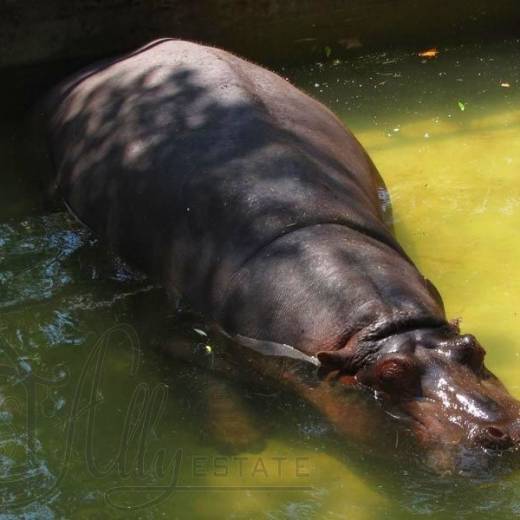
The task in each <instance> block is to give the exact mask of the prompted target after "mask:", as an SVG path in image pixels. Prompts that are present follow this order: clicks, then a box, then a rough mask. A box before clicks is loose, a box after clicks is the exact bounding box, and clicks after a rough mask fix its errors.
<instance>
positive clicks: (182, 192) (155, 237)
mask: <svg viewBox="0 0 520 520" xmlns="http://www.w3.org/2000/svg"><path fill="white" fill-rule="evenodd" d="M44 112H45V114H44V117H45V118H46V121H47V136H48V142H49V151H50V155H51V157H52V161H53V163H54V165H55V178H54V179H53V183H54V186H55V188H56V190H57V191H58V192H59V194H60V195H61V197H62V198H63V199H64V200H65V202H66V204H67V206H68V207H69V209H70V210H71V211H72V212H73V213H74V214H75V215H76V216H77V217H78V218H79V219H80V220H81V221H82V222H84V223H85V224H86V225H88V226H89V227H90V228H91V229H92V230H93V231H94V232H95V233H96V234H97V235H98V236H100V237H102V238H103V239H104V240H105V241H106V243H107V244H108V246H109V247H111V248H112V249H113V250H115V251H116V252H117V253H118V254H119V255H121V256H122V257H123V258H124V259H125V260H126V261H128V262H129V263H131V264H132V265H134V266H135V267H137V268H139V269H141V270H142V271H144V272H145V273H147V274H148V275H150V276H151V277H153V278H155V279H157V280H159V281H160V282H161V283H162V284H163V286H164V287H165V288H166V290H167V291H168V292H169V294H170V295H171V296H172V298H176V297H178V296H179V295H180V296H182V297H183V298H184V299H185V300H186V301H187V302H189V304H190V306H191V307H192V308H193V309H195V310H196V311H198V312H200V313H202V314H203V315H204V316H206V317H207V319H208V320H210V321H211V322H213V323H215V324H216V325H217V326H218V327H219V329H220V330H221V331H223V333H225V334H226V335H227V336H228V337H231V338H234V339H235V343H237V344H238V345H239V347H240V345H241V347H240V348H243V349H245V350H247V349H248V347H250V346H251V345H254V344H255V342H256V344H257V345H259V346H260V347H262V345H264V346H265V345H268V350H269V349H271V350H269V353H270V354H271V355H273V354H274V355H275V356H278V357H280V358H284V357H287V356H288V355H289V354H288V352H298V353H300V354H301V355H302V356H301V360H303V361H302V362H305V359H307V360H308V361H309V363H311V364H315V365H319V370H318V371H317V375H316V378H317V380H319V381H320V384H319V388H320V390H319V391H317V390H316V387H312V385H311V386H309V384H308V382H307V380H304V379H298V378H297V377H296V376H294V375H293V376H292V377H293V380H292V383H291V384H292V386H293V388H294V390H295V391H296V392H298V393H299V394H300V395H302V397H303V398H305V399H307V400H309V401H311V402H312V403H313V404H314V405H315V406H316V407H318V408H319V409H320V410H322V411H323V413H325V415H327V416H328V417H329V418H330V419H331V420H332V421H333V422H335V423H337V425H338V429H339V430H341V431H345V432H347V431H351V430H353V429H354V430H355V429H356V428H352V427H349V425H348V424H347V423H348V421H350V423H352V422H353V421H355V419H353V417H355V416H356V413H357V412H356V411H354V413H342V412H341V406H343V405H342V401H341V399H339V398H338V397H337V393H334V392H329V391H328V390H326V389H327V388H332V385H336V387H337V385H338V384H339V385H342V386H341V387H344V388H345V389H348V390H349V391H357V390H359V391H368V392H369V393H371V394H372V395H373V396H374V398H376V399H377V400H378V401H380V402H382V403H383V404H384V406H385V407H388V409H391V410H398V411H399V413H398V414H397V415H396V416H398V417H399V418H400V420H401V421H406V422H407V424H410V425H411V428H412V429H413V431H414V432H415V436H416V438H417V440H418V441H419V442H420V443H421V445H422V446H423V448H424V449H425V450H426V453H427V455H428V459H429V461H430V462H431V463H432V465H433V466H435V467H436V468H438V469H440V470H441V471H445V470H454V469H455V470H456V469H457V467H458V465H459V461H460V460H461V458H463V459H464V460H465V461H467V460H468V453H471V457H472V458H471V460H474V461H475V464H477V463H478V461H482V460H487V459H488V458H489V457H490V456H491V455H490V453H492V452H496V451H502V450H505V449H512V448H514V447H516V446H517V445H518V443H519V442H520V413H519V404H518V402H517V401H516V400H515V399H513V398H512V397H511V396H510V394H509V393H508V392H507V390H506V389H505V388H504V387H503V385H502V384H501V383H500V382H499V381H498V380H497V378H496V377H494V376H493V375H492V374H491V372H489V371H488V370H487V369H486V368H485V366H484V363H483V359H484V350H483V348H482V347H481V346H480V345H479V343H478V341H477V340H476V338H474V337H473V336H472V335H461V334H460V332H459V330H458V327H457V326H456V325H455V324H452V323H450V322H449V321H448V320H447V318H446V316H445V312H444V308H443V304H442V299H441V298H440V296H439V294H438V292H437V291H436V289H435V288H434V287H433V285H432V284H431V283H430V282H429V281H428V280H426V279H425V278H424V277H423V276H422V275H421V273H420V272H419V271H418V270H417V268H416V267H415V265H414V264H413V262H412V261H411V259H410V258H409V257H408V256H407V255H406V253H405V252H404V251H403V249H402V247H401V246H400V245H399V244H398V242H397V241H396V239H395V237H394V236H393V234H392V231H391V228H390V226H389V224H388V221H387V219H386V218H385V214H384V212H383V209H382V207H381V200H380V195H381V194H384V193H385V188H384V184H383V181H382V180H381V178H380V176H379V174H378V172H377V170H376V168H375V166H374V164H373V163H372V161H371V160H370V158H369V157H368V155H367V154H366V152H365V151H364V150H363V148H362V147H361V145H360V144H359V142H358V141H357V140H356V139H355V137H354V136H353V135H352V134H351V133H350V132H349V131H348V130H347V129H346V128H345V127H344V126H343V124H342V123H341V122H340V121H339V120H338V119H337V118H336V117H335V116H334V114H333V113H331V112H330V111H329V110H328V109H327V108H325V107H324V106H323V105H321V104H320V103H318V102H317V101H315V100H314V99H312V98H311V97H309V96H307V95H306V94H304V93H302V92H301V91H299V90H298V89H296V88H295V87H293V86H292V85H291V84H290V83H288V82H287V81H285V80H284V79H283V78H281V77H280V76H278V75H276V74H274V73H272V72H270V71H268V70H266V69H264V68H262V67H259V66H257V65H255V64H252V63H249V62H247V61H245V60H243V59H240V58H238V57H236V56H234V55H232V54H230V53H228V52H225V51H223V50H220V49H215V48H211V47H206V46H202V45H198V44H194V43H190V42H185V41H179V40H173V39H164V40H159V41H155V42H152V43H150V44H148V45H147V46H145V47H143V48H141V49H138V50H136V51H135V52H132V53H130V54H127V55H125V56H122V57H120V58H118V59H115V60H109V61H105V62H103V63H99V64H94V65H93V66H92V67H90V68H88V69H86V70H83V71H81V72H79V73H78V74H77V75H75V76H74V77H72V78H70V79H69V80H67V81H65V82H64V83H62V84H61V85H59V86H57V87H56V88H55V89H54V91H53V92H52V93H51V94H50V95H49V98H48V101H47V103H46V108H45V111H44ZM461 240H463V237H461ZM240 338H242V340H243V341H242V342H241V341H240ZM287 345H288V346H289V347H286V346H287ZM289 349H291V350H289ZM260 350H261V348H260ZM289 357H291V356H289ZM258 366H259V370H260V371H261V370H262V369H263V368H262V367H263V365H262V362H259V365H258ZM286 376H287V374H286V375H285V376H283V377H286ZM287 378H288V379H291V376H290V375H289V376H287ZM345 406H346V405H345ZM342 421H343V425H342V426H341V424H340V423H342ZM360 421H361V418H360ZM359 424H365V423H363V421H361V422H360V423H359ZM367 424H368V423H367ZM367 428H368V426H367ZM358 430H359V428H358ZM366 434H367V435H369V434H370V432H369V431H367V432H366ZM462 455H463V456H462Z"/></svg>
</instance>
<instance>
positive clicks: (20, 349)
mask: <svg viewBox="0 0 520 520" xmlns="http://www.w3.org/2000/svg"><path fill="white" fill-rule="evenodd" d="M417 50H418V49H413V50H410V51H409V52H403V51H400V52H388V53H379V54H374V55H369V56H360V57H353V58H352V60H350V61H349V62H337V61H335V60H334V56H331V57H330V59H329V60H328V62H327V63H323V64H316V65H313V66H309V67H305V68H299V69H286V70H283V71H282V73H283V74H284V75H285V76H287V77H289V78H290V79H292V80H293V81H294V82H295V83H296V84H297V85H298V86H300V87H302V88H303V89H305V90H307V91H309V92H310V93H311V94H312V95H314V96H315V97H317V98H318V99H320V100H322V101H323V102H324V103H326V104H327V105H328V106H330V107H331V108H332V109H333V110H334V111H335V112H336V113H337V114H338V115H339V117H340V118H342V119H343V120H344V121H345V123H346V124H347V125H348V126H349V127H350V128H351V129H352V130H353V131H354V133H355V134H356V135H357V137H358V138H359V140H360V141H361V142H362V143H363V145H364V146H365V147H366V148H367V150H368V151H369V153H370V155H371V156H372V158H373V160H374V161H375V163H376V165H377V166H378V168H379V169H380V171H381V173H382V175H383V177H384V179H385V180H386V182H387V185H388V187H389V190H390V193H391V196H392V200H393V209H394V217H395V227H396V232H397V235H398V237H399V239H400V241H401V243H402V244H403V245H404V246H405V248H406V249H407V251H408V252H409V253H410V254H411V256H412V257H413V259H414V260H415V261H416V262H417V264H418V266H419V267H420V269H421V270H422V272H423V273H424V274H425V275H426V276H428V277H429V278H430V279H432V280H433V281H434V282H435V284H436V285H437V286H438V288H439V289H440V292H441V293H442V295H443V296H444V299H445V302H446V306H447V312H448V315H449V316H450V317H453V318H455V317H462V319H463V321H462V327H463V330H464V331H468V332H469V331H471V332H472V333H474V334H476V335H477V336H478V337H479V339H480V340H481V342H482V343H483V344H484V345H485V346H486V348H487V350H488V366H489V367H490V368H491V369H492V370H493V371H494V372H495V373H496V374H497V375H498V376H499V377H500V378H501V379H502V380H503V381H504V382H505V383H506V384H507V385H508V387H509V388H510V389H511V391H512V392H513V393H514V394H515V395H516V396H517V397H520V383H519V380H520V379H519V377H520V326H519V325H520V321H519V314H518V313H519V312H520V311H519V308H520V242H519V241H518V239H517V237H518V229H519V227H520V108H519V107H520V64H519V62H518V55H519V51H520V43H519V42H505V43H501V44H497V45H494V46H486V47H481V46H462V47H453V48H440V49H439V51H440V53H439V55H438V56H437V58H435V59H425V58H420V57H418V56H417V53H416V51H417ZM0 132H1V141H0V153H1V154H2V155H1V157H2V158H1V166H0V168H1V170H2V173H1V175H2V179H3V180H2V182H3V186H2V188H1V190H0V202H1V207H0V334H1V336H0V341H1V346H0V512H1V514H0V518H6V519H8V518H9V519H10V518H22V517H23V518H38V519H45V518H49V519H53V518H71V517H74V518H89V519H90V518H91V519H102V518H128V517H130V518H161V517H165V518H272V519H274V518H280V519H281V518H298V519H300V518H329V519H336V518H349V519H362V518H406V517H411V516H424V517H428V518H453V517H457V518H466V517H467V518H480V517H482V518H489V517H490V516H491V515H492V516H493V517H496V518H511V517H512V516H514V515H516V514H519V513H520V472H519V471H512V472H507V473H506V474H505V475H502V476H500V477H498V478H496V477H495V478H484V479H479V480H468V479H464V478H457V479H455V478H444V479H442V478H439V477H435V476H433V475H431V474H430V473H429V472H428V471H427V470H426V469H424V468H423V467H422V464H421V461H420V460H416V459H417V457H416V456H412V457H411V458H410V457H408V458H407V457H405V454H404V453H403V450H402V448H401V451H400V448H399V446H394V448H391V449H389V448H386V451H389V453H384V454H383V457H382V456H381V454H379V453H377V449H373V448H371V449H363V448H362V447H360V446H356V445H355V444H352V445H349V446H345V445H344V444H343V443H340V442H338V440H337V439H335V437H334V435H333V434H332V432H331V431H330V428H329V427H328V425H327V424H326V423H325V422H324V421H323V420H322V419H320V418H319V417H318V416H317V415H316V414H315V413H314V412H313V411H311V410H310V409H309V408H308V407H306V406H305V405H303V404H301V403H300V402H299V401H298V399H296V398H295V397H293V396H286V395H283V394H280V393H278V392H275V391H273V392H268V391H267V392H260V391H256V390H250V389H247V388H246V387H243V386H238V383H236V388H235V389H236V390H238V391H239V392H240V393H241V394H242V395H243V397H244V399H245V401H246V402H247V403H249V404H250V405H251V406H250V408H252V409H254V410H255V416H254V417H253V418H252V420H253V421H255V422H256V424H258V425H260V426H259V428H260V430H261V431H262V432H263V435H264V438H263V439H257V442H256V444H255V446H254V449H251V450H246V451H244V452H235V453H231V452H230V451H228V450H223V449H219V448H217V447H216V446H215V444H214V442H213V441H212V439H213V436H212V433H211V432H212V429H214V426H215V420H214V417H212V414H213V413H215V410H214V409H213V408H212V407H211V406H209V405H208V402H209V401H208V399H207V397H208V395H209V396H210V397H211V396H214V395H215V394H214V392H215V382H214V381H213V380H212V379H211V376H210V375H208V373H207V372H206V371H203V370H201V369H198V368H195V367H190V366H187V365H185V364H182V363H180V362H176V361H173V360H170V359H167V358H165V357H164V356H163V355H162V354H160V353H158V352H157V351H156V349H154V348H153V345H154V344H158V343H161V339H162V338H164V337H171V336H175V337H176V338H180V340H182V341H185V342H192V343H196V342H201V341H202V342H203V343H204V338H203V337H201V336H200V335H199V334H198V333H197V332H196V331H194V330H193V329H194V328H198V327H199V326H201V325H200V324H199V323H198V321H197V318H196V317H190V316H189V315H188V316H184V317H182V318H179V317H178V316H176V315H175V314H174V313H173V311H172V310H171V309H170V308H169V307H168V305H167V302H166V299H165V297H164V295H163V293H162V291H161V290H160V289H159V288H157V287H154V286H153V285H152V284H150V282H148V281H147V280H144V279H141V278H139V277H138V276H136V275H135V273H130V272H129V271H128V270H127V269H126V268H125V267H124V266H123V265H121V264H120V263H118V262H117V261H116V260H114V259H112V258H111V257H110V255H109V254H108V253H107V252H106V251H105V250H104V249H103V247H102V246H101V245H100V244H98V243H97V242H96V241H95V240H94V239H93V237H92V236H90V235H89V233H88V232H86V231H84V230H83V229H81V228H80V227H79V226H78V225H77V224H76V223H75V222H73V221H72V220H71V219H70V218H69V217H67V215H66V214H65V213H64V212H50V213H49V212H47V213H46V214H42V212H41V211H40V208H41V203H40V200H39V198H38V197H39V195H38V194H39V190H38V189H36V188H35V187H34V185H33V182H32V181H31V180H30V179H31V177H30V175H29V173H31V174H32V175H37V174H38V172H37V171H36V170H37V169H38V168H39V167H40V165H39V164H38V163H36V162H33V163H30V161H29V165H27V164H26V163H27V162H28V161H27V160H26V159H27V158H28V157H27V156H26V154H24V153H22V152H20V150H21V149H22V146H21V143H23V131H22V129H21V127H20V125H19V124H18V126H17V125H14V123H13V124H11V123H6V124H4V125H3V126H2V128H1V129H0ZM18 148H20V150H18ZM29 159H30V157H29ZM22 163H24V165H23V166H22ZM30 170H34V171H32V172H31V171H30ZM204 355H209V356H210V357H211V353H209V354H208V352H207V351H205V354H204ZM396 444H397V443H396ZM391 445H392V446H393V442H392V443H391Z"/></svg>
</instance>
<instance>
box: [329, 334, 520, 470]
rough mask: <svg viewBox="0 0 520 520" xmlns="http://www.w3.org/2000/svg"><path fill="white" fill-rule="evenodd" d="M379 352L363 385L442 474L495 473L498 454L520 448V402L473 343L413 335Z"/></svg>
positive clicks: (359, 376) (390, 341)
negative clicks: (493, 464) (491, 470)
mask: <svg viewBox="0 0 520 520" xmlns="http://www.w3.org/2000/svg"><path fill="white" fill-rule="evenodd" d="M377 351H378V355H377V356H376V357H375V359H373V360H372V361H371V362H370V363H367V364H366V365H365V366H364V367H362V368H361V369H359V370H358V371H357V372H356V374H355V377H356V380H357V382H358V383H359V384H360V385H361V386H364V387H365V388H368V389H370V390H371V391H373V392H374V393H375V394H376V396H377V397H378V398H379V400H380V401H381V402H382V403H383V405H384V406H386V407H388V409H390V410H392V411H393V412H394V413H392V415H393V416H394V417H397V418H399V419H400V420H401V421H402V422H404V423H405V424H406V425H407V426H409V428H410V430H412V432H413V433H414V435H415V437H416V438H417V439H418V441H419V443H420V444H421V445H422V447H423V448H424V450H425V452H426V455H425V459H426V462H427V463H428V464H429V465H430V466H432V467H433V468H434V469H435V470H437V471H438V472H440V473H459V472H462V473H468V472H471V471H478V470H480V469H483V468H485V469H489V465H490V463H491V461H492V459H493V456H494V455H497V454H499V453H501V452H503V451H505V450H510V451H516V450H517V448H518V447H519V446H520V403H519V402H518V401H517V400H516V399H515V398H514V397H512V396H511V395H510V394H509V392H508V391H507V390H506V388H505V387H504V385H503V384H502V383H501V382H500V381H499V380H498V379H497V378H496V377H495V376H494V375H493V374H492V373H491V372H490V371H489V370H488V369H487V368H486V367H485V365H484V355H485V351H484V349H483V348H482V347H481V346H480V344H479V343H478V341H477V340H476V339H475V338H474V337H473V336H471V335H460V334H458V333H456V332H455V331H453V330H451V331H449V330H430V331H412V332H406V333H404V334H397V335H395V336H392V337H390V338H387V339H384V340H383V341H382V342H381V344H380V345H378V349H377ZM322 358H323V356H322ZM346 360H348V354H345V353H344V354H343V363H346ZM345 366H347V365H345Z"/></svg>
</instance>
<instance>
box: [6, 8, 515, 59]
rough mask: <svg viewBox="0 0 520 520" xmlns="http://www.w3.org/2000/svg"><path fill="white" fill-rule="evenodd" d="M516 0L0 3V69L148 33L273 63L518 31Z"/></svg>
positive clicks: (109, 50)
mask: <svg viewBox="0 0 520 520" xmlns="http://www.w3.org/2000/svg"><path fill="white" fill-rule="evenodd" d="M519 22H520V2H519V1H518V0H32V1H30V0H0V67H5V66H8V65H21V64H34V63H41V62H44V61H58V60H69V59H78V58H82V57H84V58H93V57H98V56H106V55H108V54H113V53H117V52H121V51H124V50H127V49H131V48H133V47H135V46H138V45H140V44H142V43H144V42H146V41H148V40H150V39H152V38H157V37H162V36H174V37H183V38H192V39H196V40H201V41H206V42H210V43H214V44H217V45H220V46H223V47H227V48H229V49H231V50H235V51H236V52H239V53H241V54H244V55H247V56H249V57H251V58H254V59H257V60H260V61H266V62H273V61H287V60H294V59H309V58H311V59H312V55H313V54H314V55H320V53H323V49H324V47H325V46H330V47H331V48H332V49H334V51H335V52H337V53H341V52H342V50H344V49H346V48H348V47H352V46H356V45H358V44H361V45H363V46H369V47H374V46H384V45H391V44H399V43H407V42H412V41H413V42H414V43H417V44H418V45H428V44H441V43H443V42H444V41H446V40H450V39H454V38H465V39H468V38H470V39H471V38H473V39H474V38H483V37H489V36H491V35H494V34H497V33H502V34H506V33H513V32H514V31H516V30H518V26H519Z"/></svg>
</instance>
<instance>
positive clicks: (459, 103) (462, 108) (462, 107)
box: [457, 101, 466, 112]
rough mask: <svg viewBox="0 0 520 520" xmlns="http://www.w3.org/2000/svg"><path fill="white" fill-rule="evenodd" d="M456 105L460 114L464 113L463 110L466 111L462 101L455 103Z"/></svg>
mask: <svg viewBox="0 0 520 520" xmlns="http://www.w3.org/2000/svg"><path fill="white" fill-rule="evenodd" d="M457 105H459V108H460V111H461V112H464V110H466V107H465V105H464V103H463V102H462V101H457Z"/></svg>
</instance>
